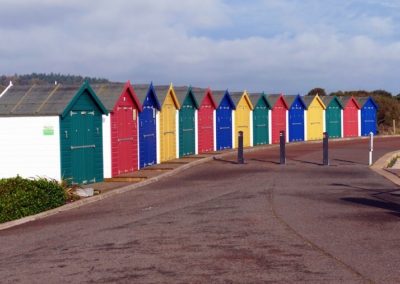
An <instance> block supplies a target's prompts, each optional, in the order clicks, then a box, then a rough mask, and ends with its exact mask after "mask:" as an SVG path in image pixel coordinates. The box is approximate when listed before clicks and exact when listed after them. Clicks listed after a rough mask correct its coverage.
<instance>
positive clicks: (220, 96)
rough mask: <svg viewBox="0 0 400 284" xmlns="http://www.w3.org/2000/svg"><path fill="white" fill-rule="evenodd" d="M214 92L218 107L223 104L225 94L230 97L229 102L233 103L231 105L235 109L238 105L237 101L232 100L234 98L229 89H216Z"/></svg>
mask: <svg viewBox="0 0 400 284" xmlns="http://www.w3.org/2000/svg"><path fill="white" fill-rule="evenodd" d="M212 94H213V97H214V100H215V103H216V105H217V108H218V107H219V106H220V105H221V102H222V100H223V99H224V97H225V96H226V97H227V98H228V100H229V103H230V104H231V107H232V108H233V109H235V108H236V105H235V103H234V102H233V101H232V98H231V96H230V94H229V92H228V90H225V91H221V90H217V91H215V90H213V91H212Z"/></svg>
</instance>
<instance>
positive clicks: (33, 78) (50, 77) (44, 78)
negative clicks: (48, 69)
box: [0, 73, 108, 86]
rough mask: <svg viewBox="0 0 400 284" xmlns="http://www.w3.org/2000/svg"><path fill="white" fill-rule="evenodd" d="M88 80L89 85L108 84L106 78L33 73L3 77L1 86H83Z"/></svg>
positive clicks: (0, 82) (0, 81) (1, 77)
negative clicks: (55, 83) (57, 84)
mask: <svg viewBox="0 0 400 284" xmlns="http://www.w3.org/2000/svg"><path fill="white" fill-rule="evenodd" d="M85 80H87V81H88V82H89V83H106V82H108V80H107V79H104V78H91V77H82V76H80V75H70V74H68V75H64V74H60V73H50V74H45V73H32V74H23V75H18V74H14V75H12V76H6V75H2V76H0V85H3V86H7V85H8V84H9V82H10V81H12V82H13V84H14V85H25V84H33V83H35V84H48V83H50V84H54V82H58V83H62V84H81V83H83V81H85Z"/></svg>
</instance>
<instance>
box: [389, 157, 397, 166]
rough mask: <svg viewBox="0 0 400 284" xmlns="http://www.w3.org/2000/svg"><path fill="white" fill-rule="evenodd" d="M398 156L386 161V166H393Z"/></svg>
mask: <svg viewBox="0 0 400 284" xmlns="http://www.w3.org/2000/svg"><path fill="white" fill-rule="evenodd" d="M398 158H399V156H396V157H393V158H392V159H391V160H390V162H389V163H388V165H387V167H388V168H391V167H393V166H394V164H395V163H396V161H397V159H398Z"/></svg>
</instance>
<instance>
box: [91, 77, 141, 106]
mask: <svg viewBox="0 0 400 284" xmlns="http://www.w3.org/2000/svg"><path fill="white" fill-rule="evenodd" d="M92 88H93V90H94V91H95V93H96V95H97V96H98V97H99V99H100V100H101V102H102V103H103V104H104V106H105V107H106V108H107V110H108V111H112V110H113V109H114V107H115V105H116V103H117V102H118V100H119V98H120V97H121V95H122V94H123V93H125V91H126V90H129V91H128V92H129V93H130V95H131V97H132V99H133V101H134V102H135V104H136V105H137V107H138V108H139V109H140V110H141V105H140V102H139V100H138V98H137V97H136V94H135V92H134V90H133V89H132V88H131V84H130V83H129V82H126V83H105V84H95V85H92Z"/></svg>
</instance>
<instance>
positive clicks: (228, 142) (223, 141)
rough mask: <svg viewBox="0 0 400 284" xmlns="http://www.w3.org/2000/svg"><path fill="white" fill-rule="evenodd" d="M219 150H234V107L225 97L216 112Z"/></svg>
mask: <svg viewBox="0 0 400 284" xmlns="http://www.w3.org/2000/svg"><path fill="white" fill-rule="evenodd" d="M216 124H217V150H223V149H231V148H232V106H231V105H230V103H229V100H228V97H227V96H224V98H223V99H222V101H221V103H220V105H219V107H218V108H217V110H216Z"/></svg>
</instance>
